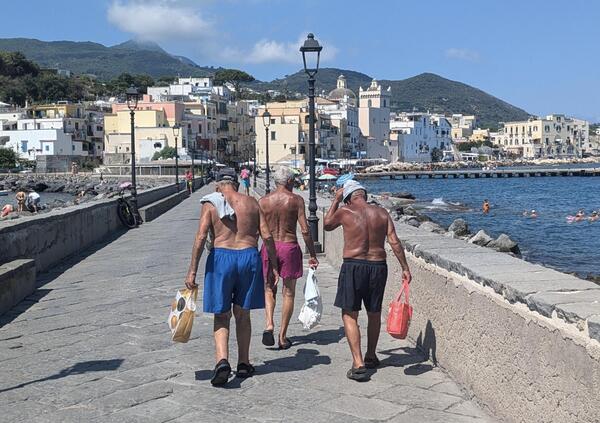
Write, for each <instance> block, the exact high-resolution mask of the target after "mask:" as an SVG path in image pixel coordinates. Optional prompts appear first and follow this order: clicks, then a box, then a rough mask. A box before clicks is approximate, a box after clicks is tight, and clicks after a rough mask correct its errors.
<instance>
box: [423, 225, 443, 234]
mask: <svg viewBox="0 0 600 423" xmlns="http://www.w3.org/2000/svg"><path fill="white" fill-rule="evenodd" d="M419 229H423V230H425V231H427V232H435V233H436V234H443V233H446V230H445V229H444V228H442V227H441V226H440V225H438V224H437V223H434V222H423V223H421V225H419Z"/></svg>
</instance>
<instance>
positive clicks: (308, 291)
mask: <svg viewBox="0 0 600 423" xmlns="http://www.w3.org/2000/svg"><path fill="white" fill-rule="evenodd" d="M322 314H323V302H322V300H321V293H320V292H319V286H318V284H317V277H316V276H315V270H314V269H309V270H308V276H307V277H306V282H305V284H304V304H303V305H302V308H301V309H300V314H299V315H298V320H300V321H301V322H302V326H303V327H304V329H306V330H310V329H312V328H314V327H315V326H317V325H318V324H319V322H320V321H321V315H322Z"/></svg>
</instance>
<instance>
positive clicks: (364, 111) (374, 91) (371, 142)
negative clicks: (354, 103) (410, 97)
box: [358, 80, 391, 158]
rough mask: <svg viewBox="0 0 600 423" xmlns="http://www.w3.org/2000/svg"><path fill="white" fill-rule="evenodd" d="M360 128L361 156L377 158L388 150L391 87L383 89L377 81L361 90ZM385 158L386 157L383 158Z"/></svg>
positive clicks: (359, 107)
mask: <svg viewBox="0 0 600 423" xmlns="http://www.w3.org/2000/svg"><path fill="white" fill-rule="evenodd" d="M358 96H359V103H358V127H359V128H360V132H361V135H362V137H361V141H360V149H361V155H363V156H365V155H366V157H369V158H377V157H378V155H380V154H381V152H382V151H384V150H385V149H386V147H385V146H386V145H387V143H388V141H389V139H390V138H389V135H390V102H391V87H388V88H387V89H385V90H384V89H383V88H382V87H381V85H380V84H379V83H378V82H377V81H376V80H373V81H371V85H370V86H369V87H367V88H366V89H363V88H362V87H360V88H359V93H358ZM383 158H385V157H383Z"/></svg>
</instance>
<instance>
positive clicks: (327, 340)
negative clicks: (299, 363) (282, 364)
mask: <svg viewBox="0 0 600 423" xmlns="http://www.w3.org/2000/svg"><path fill="white" fill-rule="evenodd" d="M344 336H345V335H344V327H343V326H340V327H339V328H337V329H327V330H320V331H318V332H311V333H308V334H306V335H302V336H293V337H290V340H291V341H292V345H294V346H296V345H303V344H314V345H329V344H337V343H338V342H340V340H341V339H342V338H343V337H344Z"/></svg>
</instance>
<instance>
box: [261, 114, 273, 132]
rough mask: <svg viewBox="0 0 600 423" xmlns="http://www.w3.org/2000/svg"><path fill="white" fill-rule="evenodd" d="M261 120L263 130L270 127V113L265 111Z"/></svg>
mask: <svg viewBox="0 0 600 423" xmlns="http://www.w3.org/2000/svg"><path fill="white" fill-rule="evenodd" d="M262 118H263V125H264V126H265V128H268V127H269V125H271V113H269V111H268V110H265V112H264V113H263V115H262Z"/></svg>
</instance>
